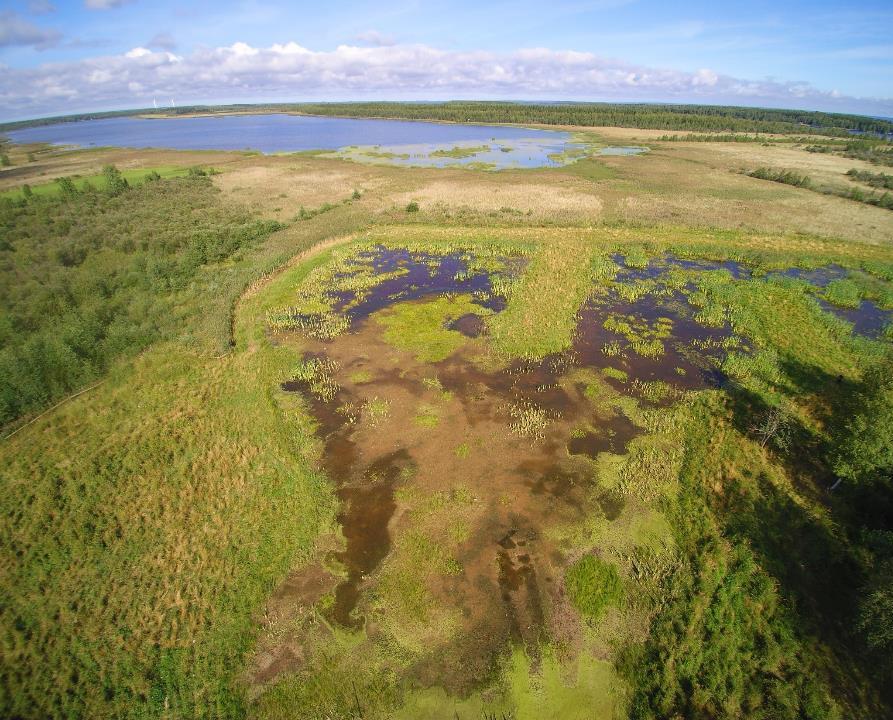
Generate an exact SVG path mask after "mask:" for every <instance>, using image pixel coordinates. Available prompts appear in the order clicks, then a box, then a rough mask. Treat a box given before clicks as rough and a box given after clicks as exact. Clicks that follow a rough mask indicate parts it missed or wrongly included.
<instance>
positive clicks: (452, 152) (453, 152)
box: [430, 145, 490, 159]
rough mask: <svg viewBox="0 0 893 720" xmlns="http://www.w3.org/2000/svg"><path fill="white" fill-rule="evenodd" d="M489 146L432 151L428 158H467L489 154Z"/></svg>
mask: <svg viewBox="0 0 893 720" xmlns="http://www.w3.org/2000/svg"><path fill="white" fill-rule="evenodd" d="M489 150H490V146H489V145H475V146H473V147H469V146H462V145H456V146H454V147H452V148H450V149H449V150H434V151H433V152H431V153H430V156H431V157H433V158H439V157H443V158H458V159H462V158H469V157H473V156H475V155H478V154H479V153H483V152H489Z"/></svg>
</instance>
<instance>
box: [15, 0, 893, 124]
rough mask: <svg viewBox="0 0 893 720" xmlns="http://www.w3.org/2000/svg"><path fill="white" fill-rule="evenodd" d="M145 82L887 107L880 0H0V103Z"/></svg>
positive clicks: (888, 34)
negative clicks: (852, 0)
mask: <svg viewBox="0 0 893 720" xmlns="http://www.w3.org/2000/svg"><path fill="white" fill-rule="evenodd" d="M233 48H235V49H233ZM277 48H278V49H277ZM296 48H297V49H296ZM350 48H364V50H363V51H362V52H352V51H351V50H350ZM531 49H539V51H538V53H531V52H530V50H531ZM569 51H570V52H569ZM128 53H129V55H128ZM366 74H368V77H366ZM364 79H365V81H366V82H365V84H364ZM158 93H161V94H163V95H169V94H173V95H175V96H176V97H177V102H178V103H180V104H189V103H193V102H225V101H251V100H282V101H293V100H302V99H350V98H357V99H365V98H367V97H375V98H388V99H425V98H432V99H442V98H449V97H457V98H458V97H515V98H526V99H536V98H538V97H542V98H548V99H559V98H567V99H581V100H602V99H603V100H640V101H666V100H670V101H692V102H718V103H730V102H735V103H738V102H740V104H762V105H780V106H789V107H794V106H796V107H815V108H824V109H832V110H844V111H861V112H866V113H870V114H886V115H891V114H893V100H891V98H893V3H891V2H889V0H887V2H875V1H869V2H864V3H862V4H860V5H859V6H858V7H857V6H855V5H844V4H842V3H841V4H838V3H830V2H824V1H823V0H814V1H813V2H810V3H806V2H786V3H778V2H774V3H771V2H751V3H747V4H744V3H724V2H711V3H708V2H689V3H669V2H652V1H650V0H640V1H635V0H592V1H587V0H576V1H574V0H571V1H570V2H561V1H559V2H550V3H543V2H541V0H538V1H537V2H527V1H525V0H521V1H514V2H509V1H507V0H506V1H500V2H489V3H488V2H480V1H478V2H440V3H438V2H415V1H411V2H379V3H368V2H351V1H349V0H331V1H329V2H327V3H324V4H323V3H312V4H311V3H307V4H304V3H284V2H256V1H248V2H244V1H243V2H227V1H222V2H221V1H217V2H210V1H209V0H198V1H196V2H183V1H181V2H171V1H168V0H155V1H150V0H78V1H76V2H75V1H73V0H71V1H68V2H63V1H57V0H23V1H21V2H6V1H4V2H0V106H4V105H5V106H6V108H7V109H5V110H2V111H0V112H3V113H5V114H6V115H9V116H13V115H15V116H20V115H24V116H27V115H29V114H47V113H55V112H62V111H75V109H77V110H89V109H104V108H112V107H134V106H145V105H148V104H151V100H152V97H154V96H155V95H157V94H158Z"/></svg>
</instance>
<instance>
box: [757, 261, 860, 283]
mask: <svg viewBox="0 0 893 720" xmlns="http://www.w3.org/2000/svg"><path fill="white" fill-rule="evenodd" d="M847 272H848V271H847V269H846V268H845V267H841V266H840V265H835V264H833V263H832V264H831V265H825V266H823V267H819V268H813V269H812V270H805V269H804V268H788V269H787V270H772V271H771V272H768V273H766V277H767V278H773V277H785V278H791V279H793V280H802V281H803V282H806V283H809V284H810V285H813V286H815V287H818V288H824V287H828V285H829V284H830V283H831V282H833V281H834V280H842V279H843V278H845V277H846V276H847Z"/></svg>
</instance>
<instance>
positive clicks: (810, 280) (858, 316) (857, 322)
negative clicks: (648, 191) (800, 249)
mask: <svg viewBox="0 0 893 720" xmlns="http://www.w3.org/2000/svg"><path fill="white" fill-rule="evenodd" d="M611 257H612V259H613V260H614V262H615V263H617V264H618V265H619V266H620V270H619V271H618V273H617V277H616V279H617V280H618V281H636V280H660V279H661V278H663V277H665V276H666V275H667V273H668V272H669V271H670V269H671V268H673V267H678V268H682V269H684V270H694V271H697V272H705V271H711V270H725V271H726V272H728V273H729V274H730V275H731V276H732V277H733V278H735V279H736V280H747V279H751V278H752V277H753V274H752V272H751V270H750V268H748V267H747V266H746V265H744V264H742V263H738V262H735V261H734V260H725V261H711V260H685V259H682V258H677V257H674V256H672V255H664V256H661V257H656V258H650V259H649V261H648V264H647V265H646V266H645V267H644V268H639V267H630V266H628V265H626V258H625V257H624V256H623V255H622V254H620V253H618V254H615V255H612V256H611ZM848 273H849V271H848V270H847V269H846V268H845V267H842V266H841V265H837V264H834V263H831V264H829V265H824V266H822V267H818V268H812V269H809V270H807V269H804V268H798V267H795V268H787V269H785V270H771V271H770V272H768V273H766V275H765V276H764V279H765V280H769V281H771V280H773V279H778V278H788V279H791V280H800V281H803V282H805V283H807V284H809V285H811V286H813V287H814V288H817V289H820V290H821V289H824V288H826V287H827V286H828V285H829V284H830V283H832V282H833V281H835V280H841V279H843V278H845V277H847V275H848ZM816 299H817V300H818V302H819V305H820V306H821V307H822V309H823V310H824V311H825V312H828V313H831V314H832V315H835V316H836V317H839V318H841V319H842V320H846V321H847V322H849V323H850V324H852V326H853V333H854V334H855V335H861V336H863V337H868V338H873V339H879V338H882V337H884V333H885V329H886V328H887V327H888V326H889V325H890V324H891V323H893V310H884V309H881V308H879V307H878V306H877V304H876V303H875V302H873V301H871V300H863V301H862V302H861V303H860V304H859V307H857V308H844V307H840V306H838V305H833V304H831V303H829V302H827V301H826V300H824V299H822V298H821V297H820V296H818V295H816Z"/></svg>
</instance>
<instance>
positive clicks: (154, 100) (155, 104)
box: [152, 98, 158, 110]
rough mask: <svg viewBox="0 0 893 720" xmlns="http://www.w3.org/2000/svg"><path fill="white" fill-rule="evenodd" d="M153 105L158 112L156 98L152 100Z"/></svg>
mask: <svg viewBox="0 0 893 720" xmlns="http://www.w3.org/2000/svg"><path fill="white" fill-rule="evenodd" d="M152 104H153V105H154V106H155V109H156V110H157V109H158V100H156V99H155V98H152Z"/></svg>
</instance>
